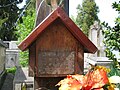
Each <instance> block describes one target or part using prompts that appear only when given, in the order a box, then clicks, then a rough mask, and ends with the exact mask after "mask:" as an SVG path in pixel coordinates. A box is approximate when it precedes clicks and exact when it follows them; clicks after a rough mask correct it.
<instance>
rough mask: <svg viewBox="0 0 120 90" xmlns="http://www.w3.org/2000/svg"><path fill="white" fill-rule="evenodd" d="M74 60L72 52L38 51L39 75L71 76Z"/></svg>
mask: <svg viewBox="0 0 120 90" xmlns="http://www.w3.org/2000/svg"><path fill="white" fill-rule="evenodd" d="M74 60H75V52H74V51H40V52H39V56H38V67H39V70H38V71H39V74H40V75H41V74H55V75H56V74H73V73H74Z"/></svg>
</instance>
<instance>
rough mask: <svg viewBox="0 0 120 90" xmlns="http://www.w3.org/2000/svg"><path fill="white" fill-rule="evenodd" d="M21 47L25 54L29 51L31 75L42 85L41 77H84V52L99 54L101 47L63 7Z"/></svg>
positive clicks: (26, 39) (43, 22)
mask: <svg viewBox="0 0 120 90" xmlns="http://www.w3.org/2000/svg"><path fill="white" fill-rule="evenodd" d="M18 47H19V48H20V49H21V50H22V51H25V50H26V49H29V75H30V76H33V77H35V78H36V81H38V82H39V78H42V79H44V78H54V79H55V77H56V78H58V77H65V76H66V75H69V74H83V69H84V53H95V52H96V51H97V47H96V46H95V45H94V44H93V43H92V42H91V41H90V40H89V39H88V38H87V37H86V36H85V34H83V32H82V31H81V30H80V29H79V28H78V27H77V25H76V24H75V23H74V22H73V21H72V20H71V19H70V18H69V17H68V16H67V14H66V13H65V12H64V10H63V9H62V8H60V7H58V8H57V9H56V10H54V11H53V12H52V13H50V15H49V16H48V17H46V18H45V19H44V20H43V21H42V22H41V23H40V24H39V25H38V26H37V27H36V28H35V29H34V30H33V31H32V32H31V33H30V34H29V36H28V37H26V38H25V39H24V40H23V42H21V43H20V44H19V46H18ZM39 83H41V82H39ZM38 86H40V84H39V85H38ZM41 86H42V85H41ZM44 86H45V85H44Z"/></svg>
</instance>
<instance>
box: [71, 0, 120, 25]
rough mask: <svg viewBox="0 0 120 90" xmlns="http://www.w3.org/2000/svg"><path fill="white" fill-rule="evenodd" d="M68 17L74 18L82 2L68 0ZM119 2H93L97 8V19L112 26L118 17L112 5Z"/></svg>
mask: <svg viewBox="0 0 120 90" xmlns="http://www.w3.org/2000/svg"><path fill="white" fill-rule="evenodd" d="M69 1H70V2H69V15H70V16H71V15H73V16H76V15H77V10H76V7H77V5H78V4H82V0H69ZM114 1H116V2H118V1H119V0H95V2H96V4H97V6H98V7H99V10H100V12H99V13H98V17H99V19H100V20H101V22H104V21H105V22H106V23H108V24H109V25H110V26H114V25H115V24H114V20H115V18H116V17H118V12H116V11H115V9H113V8H112V7H111V6H112V3H113V2H114Z"/></svg>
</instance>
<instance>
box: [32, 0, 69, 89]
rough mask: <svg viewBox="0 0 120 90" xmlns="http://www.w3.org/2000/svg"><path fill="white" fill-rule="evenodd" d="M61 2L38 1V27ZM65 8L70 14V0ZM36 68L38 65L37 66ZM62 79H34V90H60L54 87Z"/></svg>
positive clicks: (66, 1)
mask: <svg viewBox="0 0 120 90" xmlns="http://www.w3.org/2000/svg"><path fill="white" fill-rule="evenodd" d="M48 1H49V2H50V4H51V5H48V4H47V2H48ZM59 1H60V0H36V13H37V16H36V26H37V25H39V24H40V23H41V22H42V21H43V20H44V19H45V18H46V17H47V16H48V15H49V13H50V12H51V11H52V10H54V9H56V8H57V6H58V2H59ZM64 4H65V5H63V7H64V6H65V8H66V9H65V10H66V12H67V13H68V12H69V9H68V7H69V0H65V1H64ZM35 66H36V65H35ZM61 79H63V78H61V77H57V78H51V77H47V78H43V77H36V76H35V77H34V90H47V89H45V88H46V87H47V88H50V90H58V89H57V88H55V86H54V87H53V85H55V84H56V82H59V81H60V80H61Z"/></svg>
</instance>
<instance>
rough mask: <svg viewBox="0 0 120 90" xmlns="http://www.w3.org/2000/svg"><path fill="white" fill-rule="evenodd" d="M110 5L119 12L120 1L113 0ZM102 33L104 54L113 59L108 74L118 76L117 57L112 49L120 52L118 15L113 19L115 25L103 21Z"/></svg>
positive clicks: (119, 72)
mask: <svg viewBox="0 0 120 90" xmlns="http://www.w3.org/2000/svg"><path fill="white" fill-rule="evenodd" d="M112 7H113V8H114V9H115V10H116V11H118V14H120V2H118V3H117V2H115V3H113V4H112ZM102 24H103V27H104V29H103V34H104V37H105V39H104V44H105V46H106V50H105V51H106V54H107V57H108V58H109V59H110V60H113V62H112V63H111V72H110V75H111V76H113V75H119V76H120V70H119V69H120V65H119V63H118V58H117V57H116V55H115V54H114V53H113V51H118V52H119V54H120V16H118V18H116V20H115V26H114V27H110V26H109V25H108V23H105V22H103V23H102Z"/></svg>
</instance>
